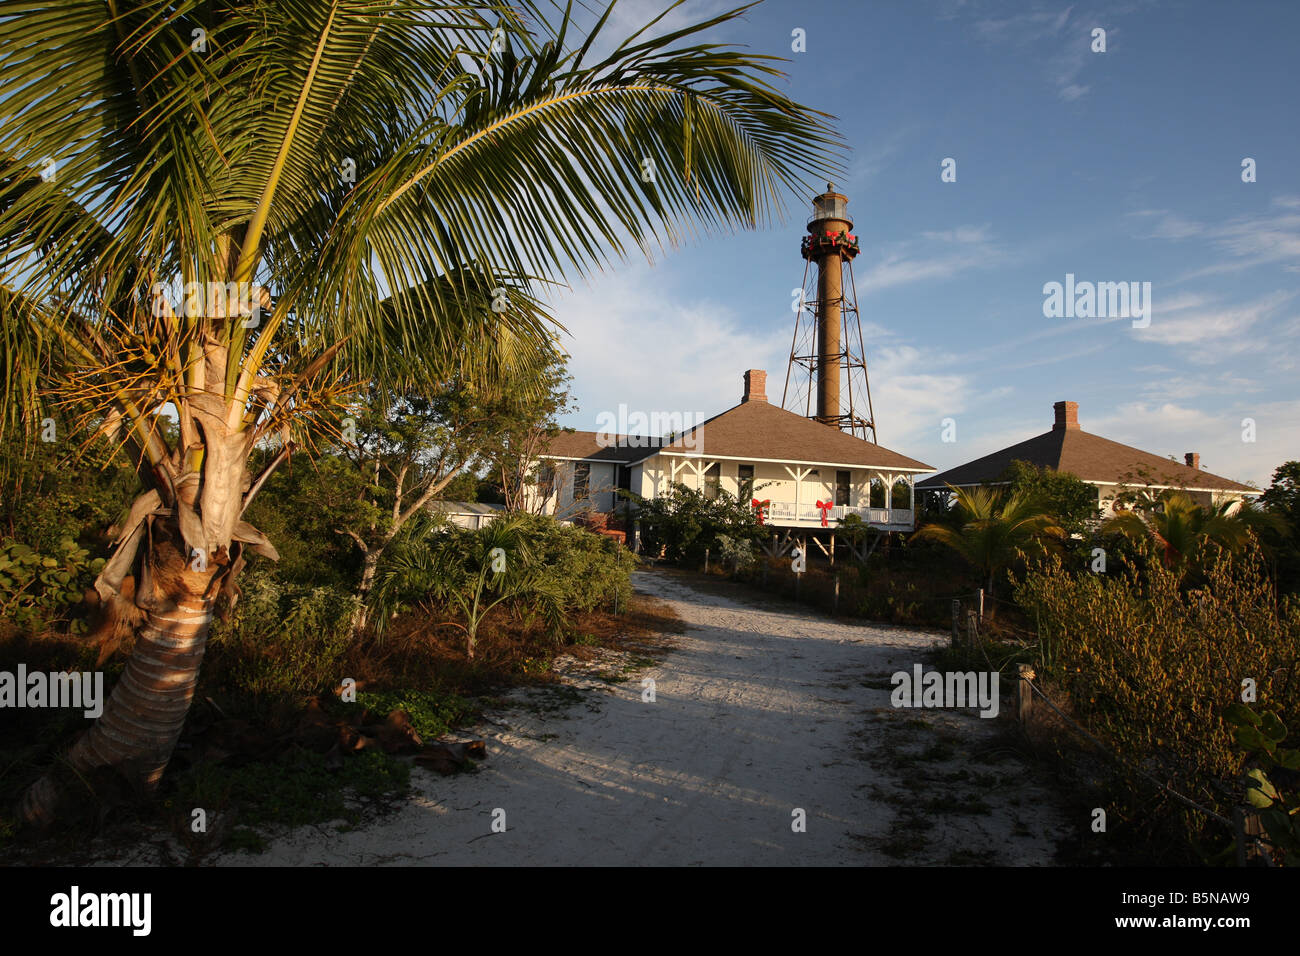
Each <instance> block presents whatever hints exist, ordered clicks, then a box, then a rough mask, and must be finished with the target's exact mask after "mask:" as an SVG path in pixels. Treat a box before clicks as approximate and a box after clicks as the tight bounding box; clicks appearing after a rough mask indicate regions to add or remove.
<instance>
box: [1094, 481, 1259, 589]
mask: <svg viewBox="0 0 1300 956" xmlns="http://www.w3.org/2000/svg"><path fill="white" fill-rule="evenodd" d="M1278 523H1279V519H1277V518H1276V517H1275V516H1274V515H1271V514H1269V513H1267V512H1262V511H1258V510H1256V509H1253V508H1249V507H1245V506H1243V505H1242V503H1241V502H1238V501H1227V502H1224V503H1222V504H1220V505H1219V506H1217V507H1214V508H1207V507H1204V506H1202V505H1199V504H1197V503H1196V502H1194V501H1193V500H1192V499H1191V498H1190V497H1189V496H1188V495H1187V494H1186V493H1185V492H1181V491H1166V492H1162V493H1161V494H1160V495H1159V496H1157V497H1155V498H1154V499H1152V500H1151V501H1150V502H1142V503H1139V504H1138V506H1137V507H1135V508H1134V510H1131V511H1123V512H1120V513H1118V514H1116V515H1115V516H1114V517H1113V518H1111V519H1109V520H1108V521H1107V522H1106V523H1105V524H1104V525H1103V526H1102V529H1101V530H1102V533H1103V534H1106V535H1122V536H1124V537H1127V538H1129V539H1131V540H1135V541H1144V540H1145V541H1150V542H1151V543H1152V544H1153V545H1154V546H1155V548H1156V549H1157V550H1158V552H1159V553H1160V555H1161V558H1162V560H1163V561H1164V563H1165V565H1166V567H1170V568H1178V569H1180V570H1181V571H1184V572H1189V571H1192V572H1197V573H1198V574H1197V576H1199V574H1200V573H1203V565H1204V564H1205V563H1206V562H1208V561H1212V560H1213V558H1214V555H1215V554H1216V553H1217V552H1218V551H1219V550H1221V549H1227V550H1229V551H1237V552H1239V551H1242V550H1243V549H1244V548H1245V547H1246V546H1247V544H1248V543H1249V542H1250V541H1251V540H1252V537H1251V535H1252V532H1254V531H1258V530H1262V529H1263V528H1264V527H1273V528H1276V527H1277V526H1278Z"/></svg>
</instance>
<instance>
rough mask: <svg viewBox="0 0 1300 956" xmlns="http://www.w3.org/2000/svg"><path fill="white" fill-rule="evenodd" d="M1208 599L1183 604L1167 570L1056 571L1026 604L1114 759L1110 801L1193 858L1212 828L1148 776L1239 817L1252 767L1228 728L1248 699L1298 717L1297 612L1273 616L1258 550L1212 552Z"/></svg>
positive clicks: (1041, 576) (1058, 675)
mask: <svg viewBox="0 0 1300 956" xmlns="http://www.w3.org/2000/svg"><path fill="white" fill-rule="evenodd" d="M1206 572H1207V573H1206V578H1205V583H1204V586H1203V587H1200V588H1197V589H1192V590H1188V589H1186V588H1184V587H1182V586H1181V576H1180V575H1179V574H1178V572H1177V571H1176V570H1174V569H1170V568H1167V567H1165V566H1164V564H1163V562H1161V561H1159V560H1151V561H1150V562H1149V566H1148V567H1147V568H1146V570H1145V573H1144V574H1139V571H1138V569H1137V568H1134V567H1130V568H1127V569H1124V570H1123V571H1122V572H1120V573H1108V574H1089V573H1082V574H1079V575H1077V576H1076V575H1071V574H1070V573H1069V572H1067V571H1066V570H1065V569H1064V568H1063V567H1062V565H1061V562H1060V561H1059V559H1057V558H1056V557H1050V558H1049V559H1048V560H1047V561H1046V562H1045V563H1044V565H1043V567H1042V568H1040V569H1035V570H1033V571H1031V572H1029V573H1028V574H1026V576H1025V577H1024V579H1023V580H1022V581H1020V582H1018V585H1017V587H1016V592H1015V597H1016V600H1017V602H1018V603H1019V604H1020V605H1021V606H1022V607H1023V608H1024V609H1025V610H1026V611H1027V612H1028V613H1029V615H1030V616H1031V618H1033V619H1035V620H1036V621H1038V623H1039V628H1040V634H1045V635H1050V638H1049V642H1050V643H1049V646H1050V649H1051V653H1050V656H1049V657H1050V659H1048V660H1045V661H1043V662H1041V663H1042V664H1043V672H1044V678H1045V679H1046V680H1048V681H1050V683H1051V687H1052V688H1053V690H1054V691H1055V692H1057V693H1063V694H1064V695H1065V696H1066V697H1067V698H1068V700H1069V703H1070V705H1071V706H1072V707H1073V710H1074V715H1075V719H1077V720H1079V722H1080V723H1082V724H1083V725H1084V726H1086V727H1088V729H1089V730H1090V731H1091V732H1092V733H1093V734H1095V735H1096V736H1098V737H1099V738H1101V739H1102V740H1103V741H1105V742H1106V743H1107V744H1108V746H1110V747H1111V748H1112V749H1113V750H1114V751H1115V753H1116V754H1117V755H1118V756H1119V758H1120V761H1121V763H1120V764H1110V765H1108V767H1109V768H1110V769H1109V770H1108V772H1109V773H1110V774H1111V776H1110V777H1109V779H1108V782H1107V790H1108V796H1109V798H1111V799H1113V800H1114V801H1115V804H1116V805H1117V806H1119V807H1122V808H1123V812H1124V813H1126V814H1131V815H1133V816H1135V817H1137V818H1139V819H1140V820H1141V821H1142V824H1143V826H1144V828H1145V829H1147V830H1148V832H1150V831H1152V830H1154V829H1155V828H1156V826H1157V824H1158V823H1159V822H1160V821H1162V820H1163V821H1164V822H1166V823H1168V824H1170V825H1172V826H1173V827H1174V828H1175V831H1176V832H1175V833H1173V834H1171V835H1172V836H1173V837H1174V838H1175V841H1181V843H1182V845H1186V838H1187V836H1188V835H1197V834H1199V832H1200V830H1201V828H1202V826H1203V825H1204V819H1203V818H1201V817H1200V816H1199V815H1197V814H1195V813H1194V812H1192V811H1190V810H1188V809H1186V808H1184V807H1182V805H1180V804H1172V803H1170V801H1169V800H1168V798H1167V797H1165V796H1163V795H1162V794H1161V793H1160V792H1158V791H1155V790H1153V788H1152V787H1151V786H1150V785H1149V783H1148V781H1147V780H1146V779H1145V778H1144V777H1142V776H1141V775H1140V774H1138V773H1137V772H1136V769H1135V768H1145V769H1146V770H1147V771H1148V772H1149V773H1152V774H1154V775H1155V776H1156V777H1157V778H1159V779H1161V780H1163V781H1167V782H1168V784H1169V785H1170V786H1171V787H1173V789H1174V790H1176V791H1178V792H1179V793H1182V794H1184V795H1185V796H1188V797H1190V798H1191V799H1193V800H1196V801H1197V802H1199V803H1201V804H1202V805H1205V806H1209V807H1212V808H1217V809H1218V810H1219V811H1220V812H1223V813H1225V815H1226V814H1227V813H1229V812H1230V809H1231V808H1230V806H1229V805H1228V804H1227V803H1225V796H1224V792H1225V789H1226V788H1228V787H1230V786H1231V784H1232V782H1233V781H1234V780H1235V779H1236V777H1237V775H1238V774H1239V773H1240V771H1241V769H1242V763H1243V756H1242V754H1241V752H1240V750H1239V749H1238V747H1237V746H1236V742H1235V741H1234V740H1233V738H1232V736H1231V734H1230V733H1229V731H1228V728H1227V727H1226V726H1225V725H1224V723H1223V721H1222V720H1221V719H1220V718H1221V717H1222V716H1223V715H1224V713H1225V712H1226V711H1227V709H1228V707H1229V706H1230V705H1231V704H1232V703H1233V702H1234V701H1236V700H1238V699H1239V695H1240V694H1241V691H1242V681H1243V679H1244V678H1251V679H1253V680H1254V681H1255V682H1256V684H1257V693H1258V695H1259V700H1260V701H1261V702H1262V703H1266V704H1267V705H1268V706H1269V707H1270V708H1273V709H1275V710H1276V711H1277V712H1278V713H1279V714H1281V715H1283V716H1284V717H1285V718H1286V719H1287V720H1294V719H1295V718H1296V716H1297V714H1298V713H1300V681H1296V680H1294V679H1290V680H1288V679H1287V675H1288V674H1293V673H1294V668H1295V667H1296V666H1297V665H1300V605H1297V604H1290V603H1288V604H1284V606H1283V607H1282V608H1280V609H1279V608H1278V606H1277V605H1276V603H1275V601H1274V599H1273V592H1272V588H1271V586H1270V582H1269V580H1268V577H1267V574H1266V573H1265V569H1264V564H1263V560H1262V558H1261V555H1260V553H1259V550H1258V548H1257V547H1255V546H1253V545H1252V546H1249V547H1248V548H1247V549H1246V550H1244V551H1243V552H1242V553H1240V554H1232V553H1231V552H1228V551H1219V552H1217V554H1216V556H1215V558H1214V560H1213V561H1212V563H1210V564H1209V565H1208V567H1207V569H1206Z"/></svg>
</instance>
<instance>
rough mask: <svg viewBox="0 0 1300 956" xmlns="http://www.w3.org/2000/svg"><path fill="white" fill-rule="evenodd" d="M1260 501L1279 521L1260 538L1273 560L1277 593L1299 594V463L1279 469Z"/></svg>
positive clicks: (1276, 469) (1279, 466) (1289, 463)
mask: <svg viewBox="0 0 1300 956" xmlns="http://www.w3.org/2000/svg"><path fill="white" fill-rule="evenodd" d="M1259 501H1260V504H1261V505H1262V506H1263V507H1264V508H1265V509H1266V510H1267V511H1268V512H1269V513H1270V514H1272V515H1275V516H1276V517H1277V519H1278V524H1277V525H1276V526H1275V527H1273V528H1271V529H1269V528H1265V529H1264V530H1263V531H1262V532H1261V535H1260V537H1261V539H1262V540H1263V542H1264V543H1265V545H1267V547H1268V548H1269V550H1270V551H1271V552H1272V554H1273V557H1274V563H1275V576H1276V578H1277V587H1278V591H1279V592H1280V593H1283V594H1296V593H1300V461H1288V462H1284V463H1283V464H1281V465H1278V466H1277V468H1275V469H1274V470H1273V483H1272V484H1271V485H1269V487H1268V488H1267V489H1266V490H1265V491H1264V494H1262V495H1261V496H1260V499H1259Z"/></svg>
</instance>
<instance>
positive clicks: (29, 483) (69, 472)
mask: <svg viewBox="0 0 1300 956" xmlns="http://www.w3.org/2000/svg"><path fill="white" fill-rule="evenodd" d="M68 433H69V429H68V427H67V426H65V425H64V424H63V423H62V422H59V423H58V424H57V425H56V434H57V435H66V434H68ZM139 487H140V483H139V479H138V478H137V477H136V475H135V472H134V471H133V470H132V469H131V468H130V466H129V464H128V463H127V461H126V459H125V456H123V455H118V454H115V448H114V447H113V446H112V445H110V443H109V442H107V441H95V442H92V443H91V444H90V445H89V446H88V447H87V448H84V449H76V448H70V446H69V444H68V443H67V442H65V441H63V440H60V441H56V442H44V441H23V440H21V439H19V438H15V437H13V436H8V437H0V540H3V539H12V540H14V541H21V542H22V543H23V544H27V545H30V546H31V547H32V548H34V549H36V550H37V551H41V552H45V553H51V554H53V553H57V552H58V551H59V547H60V544H61V542H62V541H63V540H64V539H65V538H71V539H73V540H74V541H77V542H79V543H80V544H83V545H86V546H88V547H91V550H92V551H94V550H96V549H97V548H98V547H99V546H100V545H101V544H105V545H106V544H107V541H106V540H104V539H103V538H102V535H103V534H104V532H105V531H106V530H107V529H108V527H109V526H110V525H111V524H112V523H113V522H114V521H115V520H117V519H118V518H119V517H121V511H122V505H123V503H124V502H128V501H130V500H131V498H132V497H133V496H134V494H135V493H136V491H137V490H138V489H139Z"/></svg>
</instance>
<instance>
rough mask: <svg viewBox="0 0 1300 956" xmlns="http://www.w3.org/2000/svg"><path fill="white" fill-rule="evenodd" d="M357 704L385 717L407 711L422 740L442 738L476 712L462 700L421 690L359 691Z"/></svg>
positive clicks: (469, 704) (453, 695)
mask: <svg viewBox="0 0 1300 956" xmlns="http://www.w3.org/2000/svg"><path fill="white" fill-rule="evenodd" d="M357 703H358V704H360V705H361V706H362V707H364V708H366V709H367V710H369V711H373V712H374V713H376V714H379V715H384V716H386V715H387V714H390V713H392V712H393V711H394V710H404V711H406V714H407V716H408V717H410V718H411V726H412V727H414V728H415V732H416V733H418V734H419V735H420V736H421V737H423V738H424V739H425V740H432V739H433V738H435V737H440V736H442V735H443V734H445V733H447V731H449V730H451V729H452V728H453V727H456V726H458V725H459V724H462V723H464V722H465V721H466V720H469V719H470V718H472V717H474V716H475V715H476V714H477V712H478V711H477V709H476V708H475V707H474V705H473V704H472V703H470V702H469V701H468V700H466V699H465V698H464V697H460V696H458V695H456V694H444V693H438V692H435V691H423V690H409V689H408V690H392V691H362V692H361V693H359V694H357ZM345 706H351V705H345Z"/></svg>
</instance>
